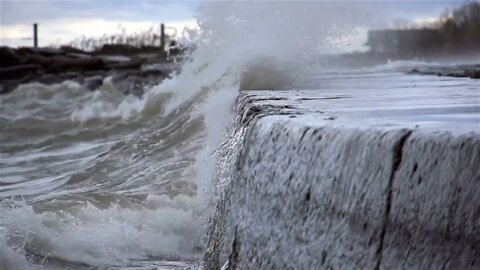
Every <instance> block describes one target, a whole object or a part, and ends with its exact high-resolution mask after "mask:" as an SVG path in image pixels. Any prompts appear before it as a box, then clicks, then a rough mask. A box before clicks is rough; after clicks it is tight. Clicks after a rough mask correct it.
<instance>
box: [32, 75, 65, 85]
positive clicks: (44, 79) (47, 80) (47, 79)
mask: <svg viewBox="0 0 480 270" xmlns="http://www.w3.org/2000/svg"><path fill="white" fill-rule="evenodd" d="M35 81H36V82H39V83H43V84H55V83H61V82H62V81H64V78H62V77H61V76H59V75H56V74H44V75H43V76H41V77H39V78H37V79H36V80H35Z"/></svg>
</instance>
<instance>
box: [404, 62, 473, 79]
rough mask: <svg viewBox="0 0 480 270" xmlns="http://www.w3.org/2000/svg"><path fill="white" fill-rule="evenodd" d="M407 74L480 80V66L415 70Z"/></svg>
mask: <svg viewBox="0 0 480 270" xmlns="http://www.w3.org/2000/svg"><path fill="white" fill-rule="evenodd" d="M407 74H419V75H436V76H447V77H457V78H462V77H463V78H472V79H480V64H476V65H458V66H443V67H441V66H440V67H438V66H437V67H423V68H420V67H419V68H414V69H411V70H409V71H408V72H407Z"/></svg>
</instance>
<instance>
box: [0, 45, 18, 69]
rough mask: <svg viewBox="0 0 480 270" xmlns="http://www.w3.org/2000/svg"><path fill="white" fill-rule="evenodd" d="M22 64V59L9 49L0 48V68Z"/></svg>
mask: <svg viewBox="0 0 480 270" xmlns="http://www.w3.org/2000/svg"><path fill="white" fill-rule="evenodd" d="M20 64H22V58H21V57H20V56H18V55H17V54H16V53H15V51H14V50H13V49H11V48H9V47H0V67H11V66H16V65H20Z"/></svg>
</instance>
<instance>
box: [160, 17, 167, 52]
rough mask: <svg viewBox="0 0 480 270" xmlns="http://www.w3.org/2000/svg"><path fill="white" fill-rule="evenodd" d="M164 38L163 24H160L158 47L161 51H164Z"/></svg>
mask: <svg viewBox="0 0 480 270" xmlns="http://www.w3.org/2000/svg"><path fill="white" fill-rule="evenodd" d="M165 43H166V39H165V24H163V23H162V24H160V48H161V50H162V51H165V47H166V44H165Z"/></svg>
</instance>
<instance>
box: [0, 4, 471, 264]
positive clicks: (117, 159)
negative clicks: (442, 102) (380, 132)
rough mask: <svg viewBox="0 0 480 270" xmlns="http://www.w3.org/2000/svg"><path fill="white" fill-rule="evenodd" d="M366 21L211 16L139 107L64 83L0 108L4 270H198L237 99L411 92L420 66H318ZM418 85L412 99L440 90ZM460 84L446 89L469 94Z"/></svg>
mask: <svg viewBox="0 0 480 270" xmlns="http://www.w3.org/2000/svg"><path fill="white" fill-rule="evenodd" d="M363 11H365V9H364V8H363V7H361V6H359V5H357V4H355V3H337V2H302V3H301V4H299V3H292V2H262V3H249V2H231V3H230V2H229V3H223V2H214V3H208V2H207V3H204V4H202V5H201V7H200V9H199V11H198V14H197V19H198V22H199V25H200V27H201V29H202V32H201V34H200V37H199V39H198V40H196V41H195V42H196V43H197V46H198V48H197V49H196V50H195V51H194V52H193V54H192V55H191V56H190V57H189V59H190V60H189V61H188V62H186V63H185V64H184V65H183V68H182V72H181V73H180V74H178V75H175V76H173V77H172V78H171V79H167V80H165V81H164V82H162V83H161V84H160V85H158V86H155V87H153V88H151V89H146V90H145V95H144V96H143V97H142V98H138V97H134V96H123V95H122V94H120V93H119V92H118V91H116V90H115V89H113V88H112V86H111V85H109V84H108V82H106V83H105V84H104V85H102V86H101V87H100V88H99V89H97V90H96V91H94V92H89V91H86V90H84V89H82V88H81V86H80V85H78V84H75V83H73V82H69V81H65V82H63V83H61V84H56V85H50V86H47V85H42V84H36V83H33V84H28V85H22V86H20V87H19V88H18V89H16V90H15V91H13V92H11V93H8V94H6V95H2V96H0V126H1V133H0V136H1V137H0V139H1V144H0V155H1V156H0V269H2V270H3V269H6V270H16V269H185V268H189V269H197V268H201V267H202V265H201V258H202V255H203V250H204V248H205V247H204V240H205V239H204V235H205V228H206V227H207V226H208V221H207V220H208V216H209V214H210V213H211V211H212V205H213V204H214V202H215V196H216V194H217V193H218V189H219V188H221V183H222V182H223V181H229V180H231V179H229V173H228V170H229V168H228V166H229V164H230V162H229V156H228V155H229V154H230V153H231V152H232V151H233V152H235V149H236V148H238V147H240V146H239V145H238V143H232V140H234V141H237V142H238V141H240V140H241V138H236V136H235V135H236V134H235V127H234V126H233V123H234V117H235V115H234V111H233V107H234V103H235V99H236V98H237V96H238V94H239V91H242V90H248V89H260V90H289V89H315V90H317V91H322V89H327V88H328V89H329V90H328V91H330V92H332V91H333V92H334V91H335V88H336V87H338V88H342V87H344V86H345V85H346V84H347V85H349V86H360V85H359V83H363V85H361V87H364V88H368V87H371V88H372V89H373V87H376V88H375V89H380V88H381V86H382V84H383V85H392V82H391V80H390V79H391V78H390V77H389V74H392V73H394V74H395V76H396V77H395V78H396V79H397V80H399V81H403V82H405V81H409V80H410V79H409V78H410V77H409V76H408V75H401V74H399V71H398V70H399V68H404V67H405V66H410V65H412V63H400V64H398V65H392V64H389V65H385V66H380V67H376V69H369V70H356V71H354V72H353V73H352V71H348V72H347V71H346V70H330V69H329V68H328V63H324V62H323V61H321V59H318V60H319V61H312V59H317V58H320V57H319V56H318V55H321V54H322V53H324V52H326V51H331V50H332V44H331V40H332V37H338V36H342V35H346V34H348V33H349V31H351V30H352V29H353V28H352V25H353V24H358V23H364V24H366V23H368V19H365V13H363ZM345 12H347V13H349V14H350V16H338V14H340V13H342V14H344V13H345ZM312 25H315V27H312ZM418 64H419V63H414V65H418ZM332 74H334V75H332ZM342 74H343V75H342ZM352 74H353V75H352ZM372 74H377V75H376V80H375V83H376V84H375V85H370V86H369V85H368V84H367V82H369V81H370V82H371V80H369V79H368V78H369V77H368V76H372ZM382 78H384V79H382ZM423 78H425V79H423ZM415 80H416V81H415V82H416V83H419V84H409V86H408V87H409V89H410V90H412V89H415V87H417V88H418V89H421V87H424V86H425V84H428V85H430V87H443V85H442V83H432V84H429V83H430V82H432V77H429V76H426V77H416V79H415ZM465 82H466V80H465V81H462V80H455V81H454V82H453V81H450V86H452V84H453V85H454V87H463V88H462V89H465V91H467V92H468V91H473V90H469V89H470V88H471V87H472V85H471V84H469V83H465ZM422 83H423V84H422ZM365 84H367V85H365ZM446 84H448V83H446ZM416 85H420V86H416ZM350 88H351V87H350ZM449 89H451V88H449ZM292 93H293V92H292ZM229 148H234V149H229Z"/></svg>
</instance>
